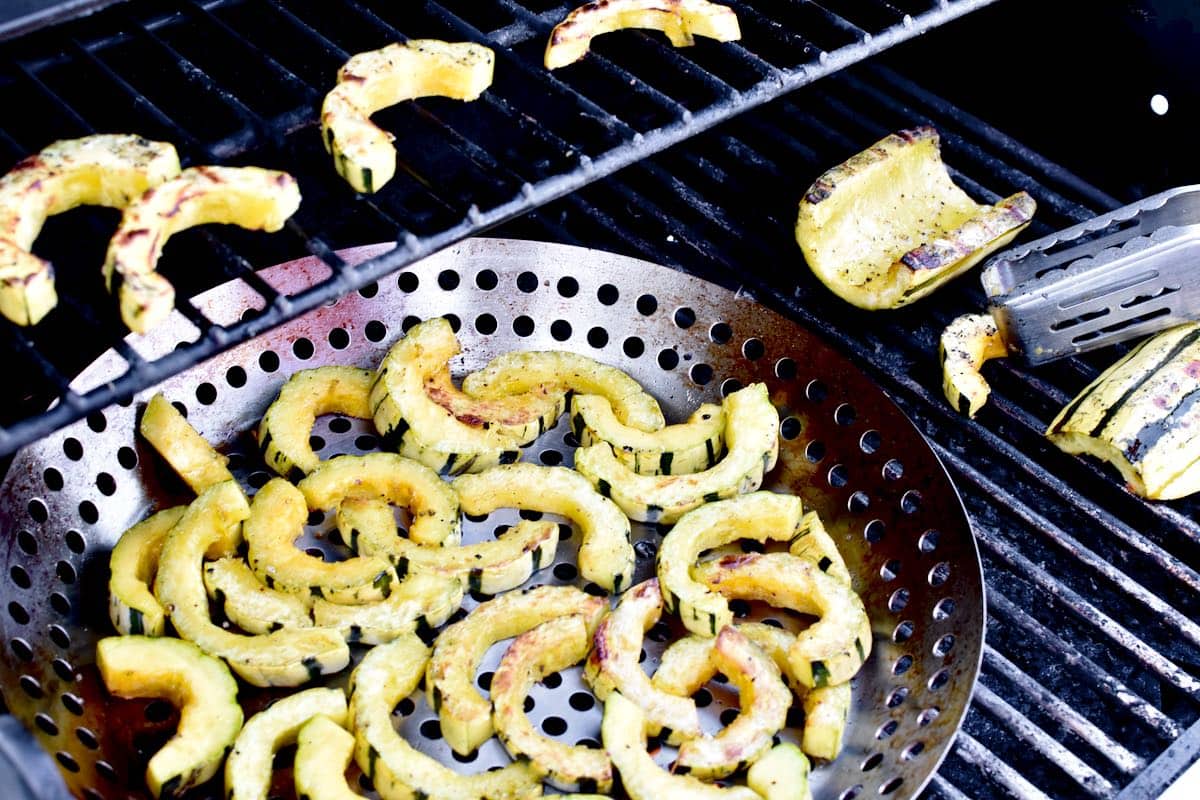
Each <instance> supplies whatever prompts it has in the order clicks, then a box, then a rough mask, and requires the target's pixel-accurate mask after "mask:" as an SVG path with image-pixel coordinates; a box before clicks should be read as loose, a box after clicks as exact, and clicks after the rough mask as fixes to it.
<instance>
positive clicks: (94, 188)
mask: <svg viewBox="0 0 1200 800" xmlns="http://www.w3.org/2000/svg"><path fill="white" fill-rule="evenodd" d="M178 174H179V156H178V155H177V154H176V152H175V148H174V147H173V146H171V145H170V144H168V143H167V142H152V141H150V140H148V139H144V138H142V137H141V136H135V135H132V134H97V135H95V136H85V137H84V138H82V139H65V140H62V141H58V142H54V143H53V144H51V145H49V146H48V147H46V148H45V149H44V150H42V151H41V152H40V153H38V154H37V155H33V156H30V157H28V158H26V159H24V160H23V161H20V162H18V163H17V164H16V166H14V167H13V168H12V169H11V170H10V171H9V172H8V174H7V175H5V176H4V177H3V178H0V314H3V315H4V316H5V317H7V318H8V319H10V320H12V321H13V322H15V323H16V324H18V325H36V324H37V323H38V322H39V321H40V320H41V319H42V317H44V316H45V315H46V314H47V313H48V312H49V311H50V309H52V308H54V306H55V305H56V304H57V303H58V295H57V294H56V292H55V289H54V270H53V268H52V267H51V265H50V264H49V262H47V261H43V260H42V259H40V258H38V257H37V256H35V255H34V254H33V253H31V252H30V248H32V247H33V243H34V240H35V239H37V237H38V234H39V233H40V232H41V230H42V224H43V223H44V222H45V221H46V217H48V216H51V215H53V214H61V213H62V212H64V211H69V210H70V209H72V208H75V207H76V206H83V205H96V206H109V207H111V208H123V207H125V205H126V204H128V203H129V202H130V201H132V200H134V199H136V198H138V197H141V196H142V193H143V192H145V191H146V190H147V189H150V188H152V187H154V186H158V185H159V184H161V183H163V182H164V181H167V180H170V179H171V178H174V177H175V176H176V175H178Z"/></svg>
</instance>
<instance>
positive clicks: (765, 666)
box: [654, 626, 792, 780]
mask: <svg viewBox="0 0 1200 800" xmlns="http://www.w3.org/2000/svg"><path fill="white" fill-rule="evenodd" d="M703 641H704V640H700V639H698V638H697V637H695V636H690V637H688V638H686V639H680V640H678V641H676V642H675V643H673V644H672V645H671V646H670V647H668V648H667V650H666V651H665V652H664V653H663V663H664V664H667V665H668V666H669V667H670V673H671V674H672V675H673V677H674V678H676V679H678V678H686V681H684V682H682V683H681V684H679V685H675V686H670V685H669V684H670V683H671V681H668V680H666V679H663V680H659V673H661V672H662V669H661V668H660V669H659V672H658V673H655V676H654V677H655V680H654V685H655V686H658V687H660V688H663V689H664V690H669V691H672V692H673V693H676V694H680V695H681V696H689V695H691V694H692V693H694V692H695V691H696V690H697V689H699V688H700V686H701V685H703V684H704V683H705V682H706V681H708V680H709V679H711V678H712V677H713V676H714V675H716V674H717V673H718V672H720V673H722V674H724V675H725V676H726V677H728V678H729V680H730V682H731V683H733V685H734V686H736V687H737V690H738V698H739V700H740V703H741V713H740V714H739V715H738V717H737V719H735V720H734V721H733V722H732V723H730V724H729V725H727V726H726V727H725V728H723V729H722V730H721V731H720V732H719V733H717V734H716V735H715V736H707V735H705V736H699V737H697V738H695V739H689V740H688V741H686V742H684V743H683V744H682V745H680V747H679V757H678V758H677V759H676V762H675V771H676V772H688V773H690V774H693V775H696V776H697V777H699V778H704V779H708V780H712V779H716V778H724V777H725V776H727V775H731V774H733V773H734V772H737V771H738V770H740V769H743V768H744V767H746V766H747V765H748V764H753V763H754V762H755V761H757V760H758V758H759V756H761V755H762V754H763V753H765V752H766V751H767V750H768V749H769V748H770V747H771V740H772V737H774V736H775V734H776V733H778V732H779V731H780V730H781V729H782V728H783V726H784V724H785V722H786V721H787V710H788V707H789V706H790V705H791V704H792V693H791V692H790V691H789V690H788V688H787V687H786V686H784V685H783V680H782V679H781V677H780V672H779V667H777V666H776V665H775V662H774V661H773V660H772V659H771V658H770V657H769V656H768V655H767V654H766V653H764V652H763V651H762V649H761V648H759V647H758V646H757V645H756V644H755V643H754V642H752V641H751V640H750V639H749V638H748V637H747V636H746V635H745V634H744V633H742V632H741V631H739V630H738V629H737V628H735V627H733V626H727V627H724V628H722V629H721V632H720V633H718V634H717V636H716V638H715V639H712V640H711V645H710V646H707V647H705V646H697V645H696V644H695V643H696V642H703ZM669 657H671V658H670V660H668V658H669ZM681 662H684V663H681ZM689 690H690V691H689Z"/></svg>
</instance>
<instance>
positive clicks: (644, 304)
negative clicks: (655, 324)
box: [636, 294, 658, 317]
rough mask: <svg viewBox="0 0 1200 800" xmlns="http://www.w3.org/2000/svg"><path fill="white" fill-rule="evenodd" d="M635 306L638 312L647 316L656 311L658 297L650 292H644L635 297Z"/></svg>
mask: <svg viewBox="0 0 1200 800" xmlns="http://www.w3.org/2000/svg"><path fill="white" fill-rule="evenodd" d="M636 306H637V310H638V313H639V314H641V315H642V316H643V317H648V316H650V315H651V314H653V313H654V312H655V311H658V298H657V297H655V296H654V295H652V294H644V295H642V296H641V297H639V298H638V299H637V303H636Z"/></svg>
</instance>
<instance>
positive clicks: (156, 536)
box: [108, 506, 187, 636]
mask: <svg viewBox="0 0 1200 800" xmlns="http://www.w3.org/2000/svg"><path fill="white" fill-rule="evenodd" d="M186 510H187V506H175V507H174V508H168V509H165V510H163V511H159V512H158V513H157V514H155V515H154V516H152V517H149V518H147V519H144V520H142V521H141V522H139V523H138V524H136V525H134V526H133V527H132V528H130V529H129V530H127V531H125V532H124V533H122V534H121V538H120V539H118V540H117V543H116V544H115V545H114V546H113V549H112V555H111V556H109V559H108V567H109V572H110V573H111V577H109V579H108V616H109V619H111V620H112V624H113V627H114V628H116V629H117V632H118V633H124V634H132V635H135V636H136V635H145V636H162V635H163V628H164V623H165V622H166V618H167V617H166V610H165V609H164V608H163V607H162V604H161V603H159V602H158V598H156V597H155V596H154V593H153V592H152V591H151V589H150V587H151V586H152V585H153V583H154V575H155V574H156V573H157V572H158V559H159V556H160V555H161V554H162V543H163V540H165V539H166V538H167V533H168V532H169V531H170V530H171V528H174V527H175V523H177V522H179V519H180V518H181V517H182V516H183V512H184V511H186Z"/></svg>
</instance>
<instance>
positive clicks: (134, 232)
mask: <svg viewBox="0 0 1200 800" xmlns="http://www.w3.org/2000/svg"><path fill="white" fill-rule="evenodd" d="M299 207H300V188H299V186H298V185H297V184H296V180H295V179H294V178H293V177H292V176H291V175H288V174H287V173H286V172H276V171H274V170H267V169H260V168H258V167H212V166H206V167H190V168H188V169H185V170H184V171H183V172H181V173H179V175H178V177H176V178H173V179H172V180H169V181H167V182H166V183H163V184H161V185H159V186H157V187H154V188H151V189H148V190H147V191H146V193H145V194H143V195H142V196H141V197H140V198H138V199H137V200H135V201H133V202H131V203H130V204H129V205H127V206H126V207H125V212H124V214H123V215H122V217H121V224H120V226H119V227H118V228H117V232H116V233H115V234H113V237H112V240H111V241H110V242H109V244H108V254H107V256H106V257H105V259H104V281H105V285H106V286H107V287H108V290H109V292H115V293H116V294H117V297H118V300H119V302H120V306H121V319H122V320H123V321H124V322H125V325H126V326H128V328H129V330H131V331H134V332H135V333H145V332H146V331H148V330H150V329H151V328H153V327H154V326H155V325H157V324H158V323H159V322H161V321H162V320H163V319H164V318H165V317H166V316H167V314H169V313H171V309H172V308H174V307H175V289H174V287H172V286H171V283H170V282H169V281H168V280H167V279H166V278H164V277H163V276H162V275H160V274H159V273H157V272H156V271H155V270H156V268H157V266H158V259H159V256H161V255H162V251H163V247H164V246H165V245H166V243H167V239H169V238H170V237H171V236H172V235H173V234H176V233H179V232H180V231H182V230H186V229H188V228H191V227H194V226H196V225H205V224H209V223H224V224H230V225H238V226H240V227H243V228H248V229H250V230H262V231H268V232H273V231H277V230H279V229H280V228H282V227H283V223H284V222H286V221H287V218H288V217H290V216H291V215H292V214H294V213H295V212H296V209H297V208H299Z"/></svg>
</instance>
